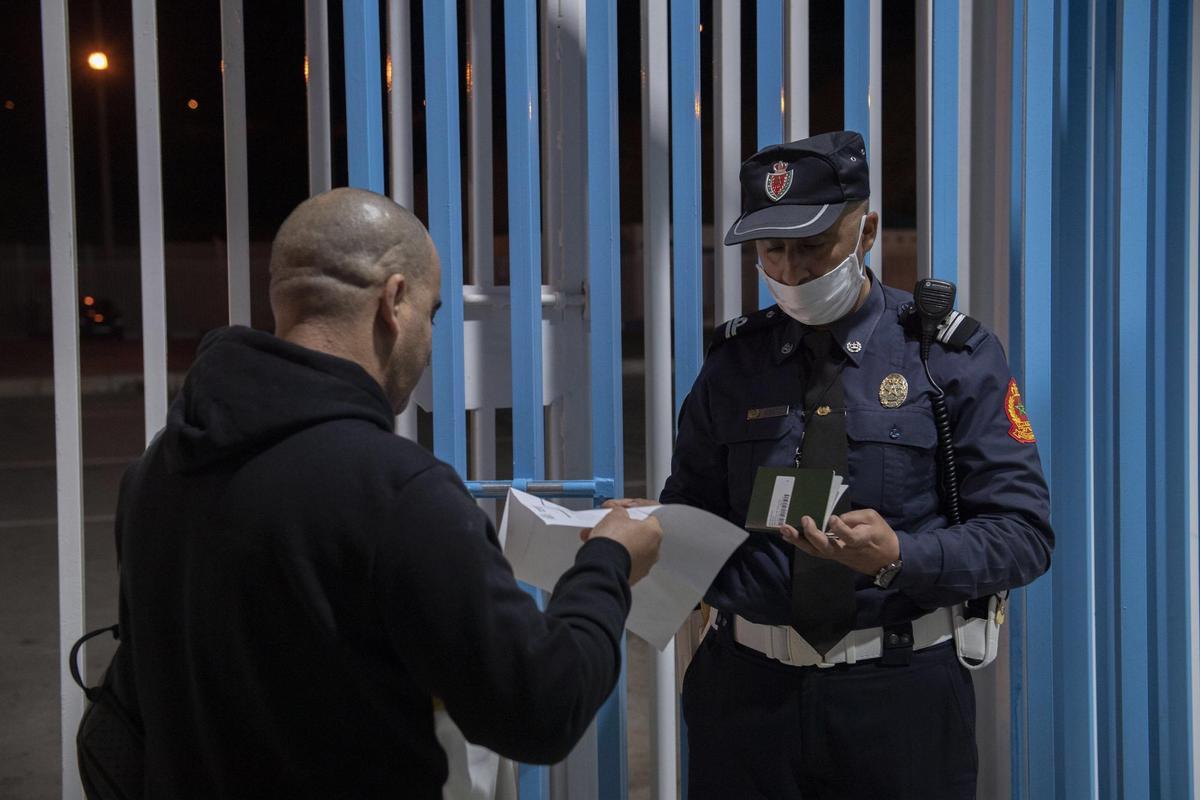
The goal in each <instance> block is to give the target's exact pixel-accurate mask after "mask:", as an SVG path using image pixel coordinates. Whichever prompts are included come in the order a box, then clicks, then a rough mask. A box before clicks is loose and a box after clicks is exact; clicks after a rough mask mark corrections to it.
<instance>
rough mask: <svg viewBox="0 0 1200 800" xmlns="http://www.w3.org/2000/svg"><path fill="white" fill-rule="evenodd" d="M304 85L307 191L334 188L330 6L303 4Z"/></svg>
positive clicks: (324, 0) (324, 1)
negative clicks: (306, 133) (330, 110)
mask: <svg viewBox="0 0 1200 800" xmlns="http://www.w3.org/2000/svg"><path fill="white" fill-rule="evenodd" d="M304 82H305V84H306V85H307V92H306V95H307V98H308V192H309V194H320V193H321V192H327V191H329V189H331V188H332V187H333V163H332V156H331V154H330V151H331V145H330V142H331V137H330V133H329V3H328V0H305V3H304Z"/></svg>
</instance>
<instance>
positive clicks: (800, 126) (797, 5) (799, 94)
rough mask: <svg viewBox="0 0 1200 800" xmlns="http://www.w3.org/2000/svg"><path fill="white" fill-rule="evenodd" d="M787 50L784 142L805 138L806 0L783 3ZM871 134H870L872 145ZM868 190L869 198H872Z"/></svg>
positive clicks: (807, 120)
mask: <svg viewBox="0 0 1200 800" xmlns="http://www.w3.org/2000/svg"><path fill="white" fill-rule="evenodd" d="M786 13H787V47H786V52H785V54H784V57H785V58H786V59H787V67H786V71H785V73H784V82H785V83H784V85H785V86H786V87H787V97H786V99H785V101H784V120H785V124H786V125H787V136H786V138H787V140H788V141H789V142H794V141H796V140H797V139H807V138H808V128H809V108H808V107H809V89H808V83H809V59H810V49H809V41H808V28H809V25H808V0H787V12H786ZM874 135H875V134H874V133H872V134H871V136H872V141H873V140H874ZM874 193H875V192H874V190H872V192H871V194H874Z"/></svg>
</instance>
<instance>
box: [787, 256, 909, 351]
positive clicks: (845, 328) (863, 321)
mask: <svg viewBox="0 0 1200 800" xmlns="http://www.w3.org/2000/svg"><path fill="white" fill-rule="evenodd" d="M867 272H868V274H869V275H870V276H871V290H870V291H869V292H868V293H867V299H866V301H865V302H864V303H863V304H862V307H860V308H859V309H858V310H857V311H855V312H853V313H851V314H847V315H846V316H844V317H842V318H841V319H839V320H838V321H837V322H833V323H831V324H830V325H829V326H828V329H829V332H830V333H832V334H833V340H834V341H835V342H837V345H838V347H840V348H842V352H844V353H845V354H846V356H847V357H848V358H849V359H850V360H851V361H853V362H854V365H855V366H858V365H859V364H860V363H861V362H862V357H863V353H864V352H866V350H867V347H869V346H870V342H871V336H872V335H873V334H874V333H875V329H876V328H877V327H878V326H879V320H880V318H881V317H882V316H883V310H884V306H885V305H886V303H885V302H884V297H883V286H882V284H880V283H879V279H878V278H876V277H875V273H873V272H871V271H870V270H868V271H867ZM810 330H812V329H811V328H810V327H809V326H807V325H803V324H801V323H799V322H797V321H796V320H794V319H791V320H788V324H787V325H781V326H779V327H777V328H776V329H775V342H774V345H775V347H774V350H775V352H774V357H775V363H776V364H782V363H783V362H784V361H786V360H788V359H789V358H791V357H792V356H793V355H795V354H796V353H797V352H798V351H799V350H800V343H801V341H802V340H803V339H804V334H806V333H807V332H808V331H810Z"/></svg>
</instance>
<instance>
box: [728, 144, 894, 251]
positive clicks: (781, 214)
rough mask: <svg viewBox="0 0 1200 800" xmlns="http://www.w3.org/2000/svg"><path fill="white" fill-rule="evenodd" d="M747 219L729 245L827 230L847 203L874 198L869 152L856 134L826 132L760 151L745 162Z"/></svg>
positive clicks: (732, 234)
mask: <svg viewBox="0 0 1200 800" xmlns="http://www.w3.org/2000/svg"><path fill="white" fill-rule="evenodd" d="M741 182H742V215H741V216H740V217H738V218H737V221H736V222H734V223H733V227H731V228H730V229H729V233H727V234H725V244H727V245H728V244H737V243H738V242H745V241H749V240H751V239H798V238H802V237H805V236H816V235H817V234H819V233H822V232H824V231H825V230H827V229H828V228H829V226H831V225H833V223H834V222H836V221H837V219H838V217H839V216H841V213H842V209H844V208H845V207H846V203H848V202H854V201H856V200H865V199H867V198H868V197H870V195H871V182H870V176H869V174H868V172H867V150H866V147H865V146H864V145H863V139H862V136H860V135H859V134H857V133H855V132H854V131H834V132H832V133H822V134H820V135H818V136H813V137H810V138H808V139H801V140H800V141H798V142H791V143H789V144H776V145H771V146H770V147H765V148H763V149H762V150H759V151H758V152H757V153H755V154H754V155H752V156H750V158H748V159H747V160H746V161H745V162H744V163H743V164H742V171H741Z"/></svg>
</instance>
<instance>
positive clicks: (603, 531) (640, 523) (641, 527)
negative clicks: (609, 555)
mask: <svg viewBox="0 0 1200 800" xmlns="http://www.w3.org/2000/svg"><path fill="white" fill-rule="evenodd" d="M644 505H653V504H652V503H646V504H644ZM596 537H602V538H605V539H612V540H613V541H616V542H620V543H621V544H622V545H623V546H624V547H625V549H626V550H628V551H629V584H630V585H631V586H632V585H633V584H635V583H637V582H638V581H640V580H641V579H642V578H644V577H646V573H648V572H649V571H650V568H651V567H653V566H654V563H655V562H656V561H658V548H659V546H660V545H661V544H662V526H661V525H659V524H658V520H656V519H655V518H654V517H647V518H646V519H644V520H638V519H632V518H631V517H630V516H629V512H628V511H626V510H625V509H624V508H620V507H618V508H613V510H612V511H610V512H608V514H606V515H605V517H604V519H602V520H600V524H599V525H597V526H596V527H594V528H589V529H587V530H583V531H580V532H579V538H580V539H583V540H584V541H585V542H586V541H587V540H588V539H595V538H596Z"/></svg>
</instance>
